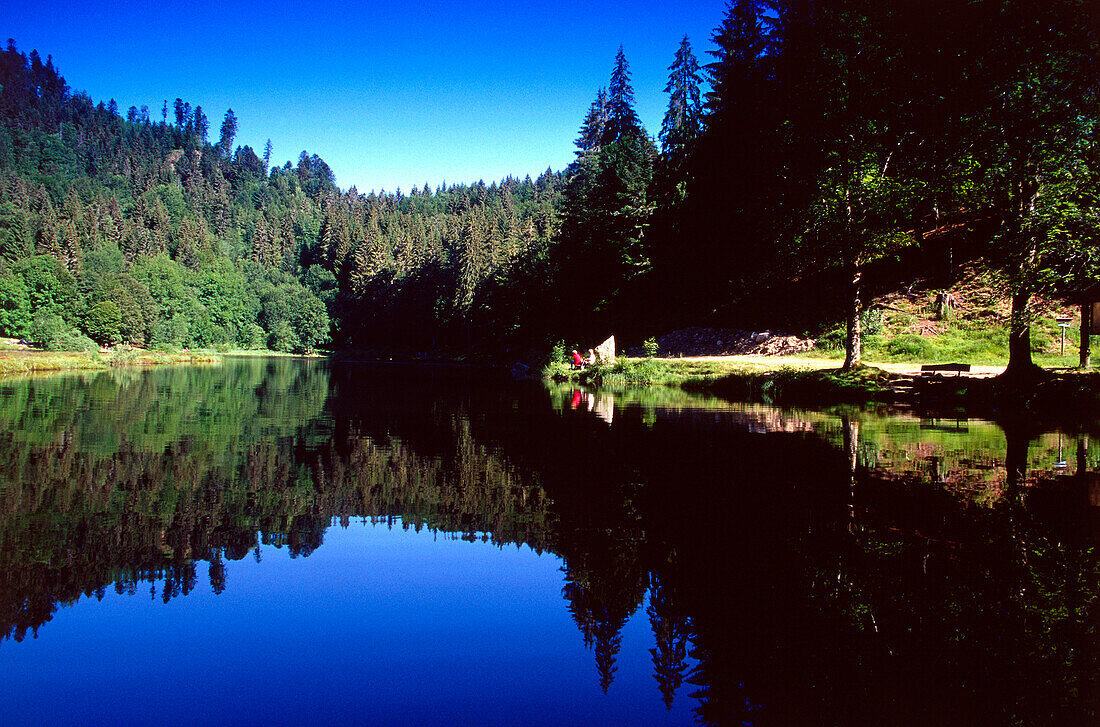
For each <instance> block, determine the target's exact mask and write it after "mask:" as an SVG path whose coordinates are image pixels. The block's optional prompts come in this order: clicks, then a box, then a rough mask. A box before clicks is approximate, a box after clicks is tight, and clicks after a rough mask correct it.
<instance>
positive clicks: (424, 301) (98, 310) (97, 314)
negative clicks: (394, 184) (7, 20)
mask: <svg viewBox="0 0 1100 727" xmlns="http://www.w3.org/2000/svg"><path fill="white" fill-rule="evenodd" d="M0 85H2V90H0V335H8V336H13V337H21V338H23V337H25V338H29V339H31V340H32V341H34V342H37V343H43V344H46V345H48V346H58V347H71V346H73V345H79V337H78V335H77V334H76V333H73V332H72V329H74V328H76V329H79V331H82V332H83V333H86V334H87V335H88V336H90V337H91V338H92V339H94V340H95V341H96V342H98V343H115V342H123V341H124V342H130V343H135V344H141V345H151V346H172V347H188V346H200V347H208V346H222V345H224V346H231V347H244V348H264V347H270V348H272V349H275V350H280V351H302V350H310V349H312V348H314V347H315V346H317V345H320V344H324V343H327V342H329V340H330V336H331V337H333V338H334V343H335V344H337V345H343V346H347V345H351V346H362V347H372V346H404V345H409V346H426V345H430V344H432V343H437V344H440V345H442V344H444V343H450V342H452V341H453V342H456V343H459V342H461V343H465V342H466V340H467V338H468V337H469V336H470V335H471V329H473V328H475V327H480V328H486V329H487V328H491V329H493V331H494V332H499V331H504V330H506V329H507V326H508V322H507V321H506V320H500V319H498V318H497V317H495V314H494V313H493V311H494V310H498V311H503V310H506V311H508V315H514V314H515V313H516V311H517V309H518V308H520V307H522V305H523V300H524V298H523V292H524V291H517V290H515V289H513V288H512V287H510V283H511V282H512V281H514V280H518V279H519V273H517V272H516V270H518V269H521V268H522V269H530V268H533V267H537V266H538V265H539V264H540V262H539V261H540V258H541V257H543V256H544V255H545V250H546V248H547V247H548V244H549V241H550V240H551V239H552V238H553V237H554V235H555V233H556V229H557V224H558V223H557V213H556V210H555V205H556V199H557V197H558V189H559V187H560V186H561V177H560V175H558V174H554V173H553V172H550V171H547V172H546V173H545V174H543V175H542V176H540V177H539V178H538V180H537V181H532V180H530V179H526V180H523V181H519V180H515V179H506V180H504V181H502V182H500V183H499V184H496V183H494V184H492V185H488V186H487V185H485V184H484V183H478V184H476V185H471V186H453V187H449V188H437V189H435V190H432V189H431V188H430V187H429V186H428V185H427V184H425V186H424V188H423V189H417V188H415V187H414V188H413V189H412V190H411V191H410V192H409V194H407V195H404V194H401V193H400V192H397V193H394V194H386V193H383V194H373V193H372V194H369V195H361V194H359V193H358V192H357V190H355V189H354V188H353V189H351V190H348V191H346V192H345V191H341V190H340V189H338V188H337V187H336V186H335V184H334V181H333V180H334V176H333V173H332V170H331V169H330V168H329V167H328V165H327V164H326V163H325V162H324V160H322V159H320V158H319V157H318V156H316V155H310V154H308V153H306V152H304V151H303V152H302V153H301V154H300V155H299V157H298V163H297V165H291V164H290V163H289V162H288V163H286V164H285V165H283V166H281V167H274V168H270V167H269V166H268V164H269V161H270V155H271V149H270V147H268V148H267V149H265V151H264V153H263V155H262V156H260V155H257V153H256V152H255V151H254V150H253V149H252V148H251V147H249V146H234V138H235V135H236V125H237V122H236V118H235V116H234V114H233V111H232V110H229V111H227V112H226V113H225V115H224V120H223V121H222V124H221V127H220V133H219V134H218V137H217V138H216V139H211V138H210V121H209V118H208V117H207V115H206V112H204V111H203V109H202V108H201V107H200V106H195V107H194V108H192V106H191V105H190V103H188V102H186V101H183V100H182V99H176V100H175V102H174V103H173V104H172V108H171V110H170V109H169V106H168V103H167V102H165V104H164V106H163V108H162V109H160V110H159V112H157V113H156V117H157V118H151V117H150V112H149V110H148V109H147V108H141V109H136V108H130V109H129V110H128V111H127V112H126V114H125V118H123V116H122V115H120V112H119V110H118V108H117V107H116V104H115V102H114V101H110V102H108V103H103V102H99V103H96V102H94V101H93V100H92V99H91V98H89V97H88V96H87V95H86V94H84V93H81V92H72V91H70V88H69V85H68V83H67V82H66V80H65V79H64V78H63V77H62V76H61V74H60V73H59V71H58V70H57V68H56V67H55V66H54V64H53V61H52V59H51V58H48V57H47V59H46V60H45V62H43V60H42V58H41V56H40V54H39V53H38V52H36V51H32V52H31V53H30V54H24V53H21V52H20V51H19V50H18V49H17V47H16V45H15V42H14V41H9V42H8V46H7V49H6V50H5V51H4V52H3V53H0ZM542 277H543V279H545V276H542ZM533 278H534V272H533V271H531V272H529V273H527V275H526V276H525V278H524V279H525V280H527V279H533ZM89 343H90V342H89Z"/></svg>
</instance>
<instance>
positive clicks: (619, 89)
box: [601, 46, 645, 145]
mask: <svg viewBox="0 0 1100 727" xmlns="http://www.w3.org/2000/svg"><path fill="white" fill-rule="evenodd" d="M643 136H645V132H644V131H642V122H641V121H640V120H639V119H638V114H637V113H636V112H635V111H634V89H633V87H631V85H630V66H629V65H628V64H627V62H626V54H625V53H623V48H622V46H619V52H618V53H616V54H615V68H614V69H613V70H612V71H611V82H610V83H608V85H607V122H606V124H605V125H604V133H603V138H602V139H601V144H602V145H606V144H610V143H612V142H615V141H621V140H625V139H636V138H639V137H643Z"/></svg>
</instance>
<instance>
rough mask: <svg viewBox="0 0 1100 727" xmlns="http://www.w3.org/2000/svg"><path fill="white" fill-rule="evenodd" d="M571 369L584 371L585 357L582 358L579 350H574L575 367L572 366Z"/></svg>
mask: <svg viewBox="0 0 1100 727" xmlns="http://www.w3.org/2000/svg"><path fill="white" fill-rule="evenodd" d="M571 368H574V369H583V368H584V357H582V356H581V355H580V354H579V353H577V349H575V348H574V349H573V365H572V367H571Z"/></svg>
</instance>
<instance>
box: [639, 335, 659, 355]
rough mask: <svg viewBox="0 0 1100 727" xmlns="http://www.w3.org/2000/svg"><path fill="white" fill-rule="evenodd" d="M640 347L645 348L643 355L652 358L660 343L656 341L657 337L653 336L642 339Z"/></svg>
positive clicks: (657, 351)
mask: <svg viewBox="0 0 1100 727" xmlns="http://www.w3.org/2000/svg"><path fill="white" fill-rule="evenodd" d="M642 348H643V349H644V350H645V355H646V356H647V357H648V358H654V357H655V356H656V355H657V354H658V353H660V351H661V347H660V345H659V344H658V343H657V339H656V338H654V337H653V336H650V337H649V338H647V339H645V340H644V341H642Z"/></svg>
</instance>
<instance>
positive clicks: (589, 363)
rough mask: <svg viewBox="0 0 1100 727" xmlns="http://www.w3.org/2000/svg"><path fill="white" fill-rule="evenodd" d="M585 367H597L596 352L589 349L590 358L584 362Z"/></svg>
mask: <svg viewBox="0 0 1100 727" xmlns="http://www.w3.org/2000/svg"><path fill="white" fill-rule="evenodd" d="M584 365H585V366H595V365H596V352H595V351H594V350H593V349H591V348H590V349H588V357H587V358H586V359H585V360H584Z"/></svg>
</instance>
